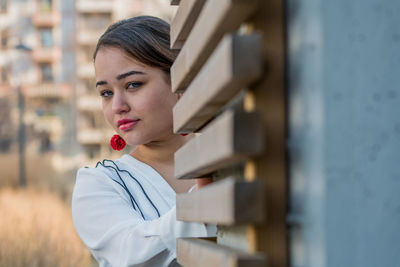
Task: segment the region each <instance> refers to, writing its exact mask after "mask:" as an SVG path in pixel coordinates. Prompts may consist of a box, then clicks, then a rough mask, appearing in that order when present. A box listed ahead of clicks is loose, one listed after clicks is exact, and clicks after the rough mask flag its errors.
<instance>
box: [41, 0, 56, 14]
mask: <svg viewBox="0 0 400 267" xmlns="http://www.w3.org/2000/svg"><path fill="white" fill-rule="evenodd" d="M39 8H40V11H43V12H50V11H51V10H52V9H53V1H52V0H39Z"/></svg>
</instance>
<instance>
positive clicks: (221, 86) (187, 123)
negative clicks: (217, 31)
mask: <svg viewBox="0 0 400 267" xmlns="http://www.w3.org/2000/svg"><path fill="white" fill-rule="evenodd" d="M261 73H262V51H261V35H259V34H252V35H227V36H225V37H224V39H222V41H221V43H220V44H219V45H218V47H217V48H216V50H215V51H214V53H213V54H212V56H211V57H210V59H209V60H208V61H207V63H206V64H205V65H204V67H203V68H202V69H201V71H200V72H199V74H198V75H197V77H196V78H195V79H194V80H193V82H192V83H191V84H190V86H189V87H188V90H186V91H185V93H184V94H183V96H182V97H181V99H180V100H179V101H178V102H177V104H176V105H175V107H174V109H173V113H174V132H175V133H180V132H192V131H195V130H197V129H199V128H200V127H201V126H202V125H204V124H205V123H206V122H207V121H208V120H209V119H210V118H212V117H213V116H214V115H215V114H216V113H217V111H219V109H220V108H221V107H222V106H223V105H225V104H226V103H227V102H228V101H229V100H230V99H231V98H232V97H233V96H234V95H235V94H237V93H238V92H239V91H240V90H241V89H242V88H244V87H246V86H247V85H249V84H250V83H251V82H253V81H255V80H256V79H257V78H258V77H259V76H260V75H261Z"/></svg>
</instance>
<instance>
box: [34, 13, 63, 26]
mask: <svg viewBox="0 0 400 267" xmlns="http://www.w3.org/2000/svg"><path fill="white" fill-rule="evenodd" d="M60 21H61V15H60V13H59V12H55V11H53V12H37V13H35V14H34V15H33V16H32V22H33V25H34V26H35V27H54V26H56V25H57V24H58V23H59V22H60Z"/></svg>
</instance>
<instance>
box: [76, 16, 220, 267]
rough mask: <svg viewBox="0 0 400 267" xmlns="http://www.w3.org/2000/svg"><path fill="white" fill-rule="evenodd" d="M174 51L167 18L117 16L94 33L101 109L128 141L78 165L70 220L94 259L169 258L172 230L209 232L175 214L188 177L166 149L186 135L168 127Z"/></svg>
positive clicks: (135, 261) (157, 261) (140, 262)
mask: <svg viewBox="0 0 400 267" xmlns="http://www.w3.org/2000/svg"><path fill="white" fill-rule="evenodd" d="M175 57H176V53H175V52H174V51H172V50H170V48H169V25H168V24H167V23H166V22H164V21H162V20H161V19H158V18H154V17H149V16H140V17H134V18H131V19H127V20H123V21H120V22H117V23H115V24H114V25H112V26H110V27H109V28H108V29H107V31H106V32H105V33H104V34H103V35H102V36H101V37H100V39H99V41H98V44H97V47H96V50H95V53H94V65H95V72H96V90H97V91H98V93H99V95H100V97H101V98H102V103H103V113H104V116H105V118H106V120H107V122H108V123H109V124H110V125H111V126H112V127H113V128H114V130H115V131H116V133H117V134H118V135H119V136H121V137H122V138H123V139H124V140H125V141H126V143H128V144H129V145H132V146H135V149H134V150H133V151H132V152H131V153H130V154H126V155H124V156H122V157H121V158H119V159H117V160H114V161H112V160H104V161H102V162H99V163H98V164H97V166H96V167H95V168H82V169H80V170H79V171H78V175H77V180H76V184H75V187H74V192H73V199H72V214H73V220H74V224H75V228H76V230H77V232H78V234H79V236H80V237H81V239H82V240H83V242H84V243H85V244H86V245H87V246H88V247H89V248H90V250H91V252H92V254H93V256H94V258H95V259H96V260H97V261H98V262H99V265H100V266H118V267H119V266H175V265H178V264H177V263H176V260H175V258H176V238H177V237H189V236H190V237H206V236H214V235H215V231H216V228H215V226H211V225H207V226H206V225H204V224H200V223H184V222H180V221H177V220H176V210H175V197H176V193H182V192H187V191H189V190H190V189H191V188H192V187H194V186H195V182H193V181H179V180H176V179H174V177H173V173H174V171H173V167H174V152H175V151H176V150H177V149H178V148H179V147H181V146H182V145H183V144H184V143H185V142H187V141H188V139H190V138H191V137H190V135H188V136H183V135H180V134H174V133H173V131H172V108H173V106H174V105H175V103H176V102H177V101H178V99H179V97H180V96H179V95H176V94H173V93H172V92H171V88H170V76H169V71H170V67H171V65H172V63H173V61H174V59H175ZM202 183H203V182H202V181H200V180H199V184H198V185H197V186H198V187H201V186H203V184H202Z"/></svg>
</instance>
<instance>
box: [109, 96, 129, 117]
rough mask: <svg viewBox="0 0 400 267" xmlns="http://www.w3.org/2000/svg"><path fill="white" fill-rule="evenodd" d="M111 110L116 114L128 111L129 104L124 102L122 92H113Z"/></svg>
mask: <svg viewBox="0 0 400 267" xmlns="http://www.w3.org/2000/svg"><path fill="white" fill-rule="evenodd" d="M112 110H113V112H115V113H117V114H119V113H121V112H127V111H129V105H128V103H127V102H126V98H125V97H124V96H123V95H122V94H118V93H116V94H114V96H113V103H112Z"/></svg>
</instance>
